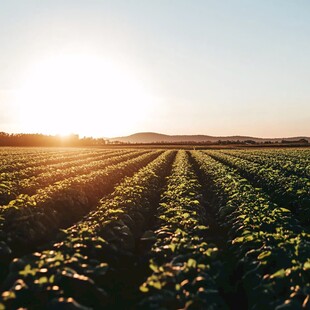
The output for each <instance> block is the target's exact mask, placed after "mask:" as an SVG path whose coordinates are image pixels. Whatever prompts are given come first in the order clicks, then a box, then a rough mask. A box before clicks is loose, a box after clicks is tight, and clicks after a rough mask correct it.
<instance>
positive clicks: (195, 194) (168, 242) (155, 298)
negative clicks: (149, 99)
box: [140, 151, 227, 309]
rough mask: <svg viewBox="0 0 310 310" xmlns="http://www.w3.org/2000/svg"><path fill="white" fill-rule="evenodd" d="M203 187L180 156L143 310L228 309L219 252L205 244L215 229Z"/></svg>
mask: <svg viewBox="0 0 310 310" xmlns="http://www.w3.org/2000/svg"><path fill="white" fill-rule="evenodd" d="M201 193H202V186H201V184H200V183H199V180H198V178H197V176H196V174H195V172H194V170H193V168H192V166H191V164H190V162H189V157H188V154H187V153H185V151H179V152H178V155H177V157H176V160H175V163H174V165H173V170H172V174H171V175H170V176H169V177H168V184H167V188H166V190H165V191H164V192H163V194H162V198H161V202H160V207H159V209H158V211H157V220H156V225H155V228H156V231H155V235H154V236H153V238H154V240H155V241H156V242H155V243H154V245H153V247H152V249H151V251H150V253H149V256H150V258H149V260H150V263H149V265H150V268H151V269H152V273H151V275H150V276H149V277H148V279H147V280H146V281H145V282H144V283H143V284H142V285H141V287H140V289H141V291H142V292H143V293H144V294H145V295H146V296H145V297H144V299H143V300H142V302H141V307H142V308H143V309H225V308H227V306H226V305H225V302H224V300H223V299H222V297H221V296H220V294H219V287H218V283H217V281H216V279H217V277H218V274H219V273H220V268H221V263H220V261H219V260H218V252H219V249H218V248H217V247H216V246H215V245H214V244H213V243H208V242H206V241H205V239H206V238H205V237H206V236H207V235H208V231H209V227H208V226H205V224H206V210H205V207H204V205H203V199H202V198H203V197H202V194H201Z"/></svg>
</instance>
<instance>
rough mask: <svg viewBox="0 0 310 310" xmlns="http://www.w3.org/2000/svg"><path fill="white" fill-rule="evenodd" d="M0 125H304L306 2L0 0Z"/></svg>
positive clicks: (308, 102)
mask: <svg viewBox="0 0 310 310" xmlns="http://www.w3.org/2000/svg"><path fill="white" fill-rule="evenodd" d="M0 131H5V132H15V133H16V132H42V133H47V134H55V133H69V132H74V133H78V134H80V135H93V136H108V137H111V136H119V135H127V134H131V133H134V132H139V131H154V132H160V133H166V134H208V135H221V136H222V135H249V136H259V137H284V136H286V137H288V136H300V135H306V136H310V1H308V0H303V1H302V0H295V1H292V0H247V1H246V0H243V1H242V0H225V1H224V0H223V1H221V0H212V1H211V0H195V1H190V0H187V1H185V0H169V1H167V0H152V1H151V0H140V1H138V0H132V1H130V0H123V1H121V0H110V1H104V0H97V1H95V0H83V1H82V0H66V1H63V0H61V1H60V0H51V1H50V0H45V1H44V0H37V1H33V0H19V1H18V0H8V1H1V2H0Z"/></svg>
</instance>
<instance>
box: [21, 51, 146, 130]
mask: <svg viewBox="0 0 310 310" xmlns="http://www.w3.org/2000/svg"><path fill="white" fill-rule="evenodd" d="M17 105H18V115H19V122H20V123H21V125H22V126H23V128H25V131H27V132H40V133H47V134H60V135H68V134H70V133H77V134H80V135H88V136H113V135H118V134H119V133H122V132H128V131H131V130H133V129H134V124H136V123H139V122H140V121H141V120H142V119H144V118H146V117H148V115H149V112H150V108H151V106H152V99H151V96H149V95H148V93H147V91H146V90H145V87H144V85H143V84H142V83H141V82H140V81H139V80H138V79H137V78H136V77H135V76H134V75H133V74H132V72H129V71H128V70H127V71H126V70H124V69H122V68H119V67H118V66H117V65H116V64H115V63H113V62H111V61H107V60H103V59H101V58H99V57H97V56H94V55H60V56H55V57H50V58H46V59H44V60H42V61H38V62H37V63H36V64H34V65H33V66H32V67H31V68H30V70H28V72H27V73H26V74H25V78H24V82H23V85H22V87H21V89H20V90H19V91H18V95H17Z"/></svg>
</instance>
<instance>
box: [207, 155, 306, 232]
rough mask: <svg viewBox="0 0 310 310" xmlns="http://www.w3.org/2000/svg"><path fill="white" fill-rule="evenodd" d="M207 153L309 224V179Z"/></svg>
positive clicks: (226, 156)
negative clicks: (235, 170) (236, 171)
mask: <svg viewBox="0 0 310 310" xmlns="http://www.w3.org/2000/svg"><path fill="white" fill-rule="evenodd" d="M207 154H209V155H211V156H212V157H213V158H215V159H217V160H219V161H221V162H223V163H225V164H227V165H229V166H230V167H233V168H235V169H237V170H238V172H239V173H240V174H242V175H243V176H244V177H245V178H247V179H249V180H250V181H251V182H252V183H253V184H254V185H255V186H257V187H261V188H262V189H264V191H266V192H267V193H268V194H269V195H270V197H271V199H272V200H274V202H276V203H277V204H279V205H281V206H282V207H284V208H288V209H290V210H291V211H292V212H294V213H295V214H296V215H297V217H298V219H299V220H300V221H301V222H302V223H303V224H304V225H305V226H308V225H309V224H310V222H309V221H310V181H309V179H308V178H303V177H298V176H296V175H289V176H287V175H285V174H283V173H282V172H281V171H280V170H277V169H273V168H271V167H265V166H262V165H260V164H257V163H255V162H251V161H249V160H245V159H241V158H237V157H233V156H229V155H226V154H223V153H219V152H214V151H207Z"/></svg>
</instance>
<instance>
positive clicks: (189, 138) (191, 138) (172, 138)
mask: <svg viewBox="0 0 310 310" xmlns="http://www.w3.org/2000/svg"><path fill="white" fill-rule="evenodd" d="M300 139H305V140H307V141H308V142H310V137H306V136H298V137H282V138H260V137H251V136H241V135H235V136H210V135H202V134H197V135H167V134H162V133H157V132H137V133H134V134H131V135H128V136H121V137H114V138H108V140H109V141H112V142H116V141H119V142H122V143H165V142H166V143H180V142H200V143H201V142H218V141H219V140H222V141H227V140H229V141H238V140H239V141H246V140H252V141H255V142H266V141H270V142H277V141H278V142H281V141H282V140H286V141H297V140H300Z"/></svg>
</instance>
